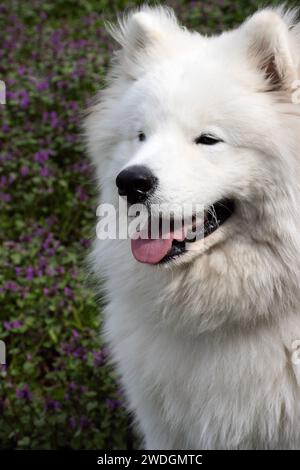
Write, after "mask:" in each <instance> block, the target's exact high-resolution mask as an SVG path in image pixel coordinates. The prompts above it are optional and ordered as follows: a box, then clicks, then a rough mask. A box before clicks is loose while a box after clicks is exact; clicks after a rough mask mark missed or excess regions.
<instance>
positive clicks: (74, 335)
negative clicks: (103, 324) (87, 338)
mask: <svg viewBox="0 0 300 470" xmlns="http://www.w3.org/2000/svg"><path fill="white" fill-rule="evenodd" d="M72 336H73V338H75V339H77V338H79V333H78V331H77V330H73V331H72Z"/></svg>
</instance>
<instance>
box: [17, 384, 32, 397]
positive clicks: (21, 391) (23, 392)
mask: <svg viewBox="0 0 300 470" xmlns="http://www.w3.org/2000/svg"><path fill="white" fill-rule="evenodd" d="M16 397H17V398H19V399H20V400H27V401H31V393H30V391H29V387H28V385H27V384H25V385H24V386H23V387H19V388H17V390H16Z"/></svg>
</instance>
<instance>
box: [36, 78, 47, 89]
mask: <svg viewBox="0 0 300 470" xmlns="http://www.w3.org/2000/svg"><path fill="white" fill-rule="evenodd" d="M36 88H37V90H38V91H44V90H47V88H49V82H48V80H44V81H43V82H40V83H38V84H37V86H36Z"/></svg>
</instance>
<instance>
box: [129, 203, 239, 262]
mask: <svg viewBox="0 0 300 470" xmlns="http://www.w3.org/2000/svg"><path fill="white" fill-rule="evenodd" d="M234 208H235V204H234V201H233V200H231V199H222V200H220V201H217V202H216V203H214V204H213V205H211V206H209V207H208V208H207V210H206V211H205V213H204V220H202V222H201V224H199V225H198V224H197V222H196V219H195V218H194V219H193V223H192V226H191V227H190V228H189V229H184V228H183V227H182V229H180V230H175V229H174V224H173V225H172V223H171V224H170V225H171V227H170V231H169V233H168V234H167V235H168V237H167V238H166V239H165V238H162V237H158V238H155V239H154V238H153V239H152V238H146V239H142V238H137V239H135V240H131V249H132V253H133V256H134V257H135V259H136V260H137V261H139V262H141V263H148V264H163V263H167V262H169V261H173V260H175V259H177V258H179V257H180V256H182V255H183V254H184V253H185V252H187V251H188V250H189V247H190V246H191V245H190V244H192V243H195V242H196V241H197V240H200V239H203V238H206V237H208V236H209V235H211V234H212V233H214V232H215V231H216V230H218V229H219V228H220V227H221V226H222V225H223V224H224V223H225V222H226V221H227V220H228V219H229V217H230V216H231V215H232V214H233V212H234Z"/></svg>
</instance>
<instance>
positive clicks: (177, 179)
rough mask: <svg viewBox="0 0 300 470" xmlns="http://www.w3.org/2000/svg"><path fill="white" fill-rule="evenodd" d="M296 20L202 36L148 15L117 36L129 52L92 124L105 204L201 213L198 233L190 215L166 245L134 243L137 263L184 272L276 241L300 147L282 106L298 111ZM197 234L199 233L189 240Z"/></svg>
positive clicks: (268, 19) (269, 19)
mask: <svg viewBox="0 0 300 470" xmlns="http://www.w3.org/2000/svg"><path fill="white" fill-rule="evenodd" d="M287 21H289V19H288V18H285V19H282V18H281V17H280V16H279V15H278V14H277V13H275V12H273V11H262V12H260V13H258V14H257V15H255V16H254V17H253V18H251V19H250V20H248V22H247V23H245V24H244V25H242V27H241V28H239V29H238V30H235V31H233V32H230V33H226V34H224V35H222V36H219V37H216V38H203V37H202V36H200V35H198V34H191V33H189V32H187V31H185V30H182V29H181V28H179V26H178V25H177V23H176V22H175V20H174V18H173V17H170V15H169V13H168V12H165V11H164V10H161V9H159V10H148V9H146V10H145V11H143V12H139V13H136V14H134V15H133V16H132V17H131V18H130V19H129V20H128V22H127V24H126V25H125V26H124V25H123V27H122V28H121V32H120V31H119V32H118V31H117V32H116V31H115V32H114V34H115V36H116V37H117V39H118V40H119V42H120V43H121V44H122V46H123V49H122V51H121V53H119V58H118V63H117V65H116V68H115V70H114V71H113V74H114V75H116V77H115V78H114V83H113V85H112V86H111V88H110V89H109V90H108V92H106V93H107V94H106V96H105V97H104V101H103V104H102V105H100V112H101V113H102V115H100V117H98V115H97V113H98V111H97V108H96V111H95V113H94V114H93V115H92V116H91V118H90V120H89V129H90V142H91V150H92V153H93V155H94V159H95V160H97V165H98V167H99V168H100V169H99V174H100V175H101V177H102V180H103V179H104V184H103V199H104V200H105V201H106V202H113V203H115V204H116V203H117V199H118V193H119V195H120V196H121V197H125V196H126V197H127V199H128V201H129V203H130V204H135V203H143V204H145V205H146V206H147V208H148V210H150V208H151V207H152V206H154V205H160V207H161V208H162V212H161V213H160V215H161V216H162V218H164V217H165V216H167V214H166V213H164V209H163V208H164V207H165V208H167V207H169V206H170V205H171V206H172V205H173V204H174V203H175V204H176V205H178V206H180V207H184V206H189V207H194V206H195V205H197V206H198V207H203V210H204V223H203V220H202V224H201V226H199V227H197V222H195V221H194V218H193V219H192V221H191V227H187V230H182V231H181V230H179V231H178V230H177V232H174V229H170V230H169V232H168V234H169V241H163V240H162V239H161V238H159V239H157V240H151V239H150V241H149V240H147V241H141V240H136V241H132V252H133V255H134V257H135V258H136V259H137V260H138V261H141V262H144V263H148V264H158V265H164V266H166V265H167V266H174V267H175V266H178V265H182V264H186V263H190V262H192V261H194V260H195V259H196V258H198V257H201V256H202V255H203V253H204V252H206V251H208V250H210V251H211V250H213V249H214V247H215V246H216V247H217V246H220V244H223V245H225V244H226V243H227V244H230V246H231V247H232V246H233V245H234V244H233V240H234V238H235V237H236V238H238V239H239V243H241V241H243V242H244V243H245V244H247V241H248V240H249V239H252V241H253V240H256V241H257V240H258V241H259V240H260V239H261V241H262V242H263V243H265V242H267V241H269V239H270V238H272V236H273V235H272V234H271V233H270V230H271V225H272V224H273V225H274V230H275V231H276V225H277V221H276V220H271V219H272V217H273V219H274V218H275V219H276V214H275V213H274V212H273V213H272V211H274V205H275V204H277V205H279V206H280V204H281V201H280V198H281V194H280V190H279V189H278V184H279V183H282V179H285V180H286V181H288V179H289V178H290V175H291V174H292V173H293V171H292V166H293V161H292V158H291V157H290V156H289V149H291V147H293V146H294V145H295V142H294V141H293V139H295V137H294V136H293V135H292V133H290V132H287V129H286V127H285V123H286V122H287V121H286V118H285V115H284V113H283V111H282V110H281V108H280V106H281V105H282V103H281V102H288V101H290V106H292V103H291V95H289V94H290V93H291V85H292V83H293V81H294V80H295V79H296V78H297V71H298V62H297V61H296V60H295V58H294V51H293V42H294V40H295V37H294V36H293V33H292V32H291V31H290V32H289V31H288V27H287V24H286V22H287ZM294 34H295V33H294ZM288 96H289V97H288ZM97 119H98V121H97ZM103 121H104V122H105V124H104V125H103ZM101 126H102V128H101ZM100 152H102V153H103V154H104V155H105V156H106V157H107V158H105V159H103V161H102V162H101V164H99V161H98V158H99V153H100ZM283 154H284V155H285V161H283V160H282V155H283ZM103 174H104V178H103ZM115 180H116V184H115ZM165 210H167V209H165ZM269 216H270V219H269V218H268V217H269ZM194 217H195V213H194ZM180 223H181V222H179V225H180ZM268 224H271V225H270V226H269V227H268V228H266V225H268ZM177 228H178V226H177ZM191 228H192V229H193V230H194V231H195V232H196V233H198V232H201V234H202V236H201V237H195V238H194V239H191V238H190V237H188V236H187V235H188V231H189V229H191ZM197 230H198V232H197Z"/></svg>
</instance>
